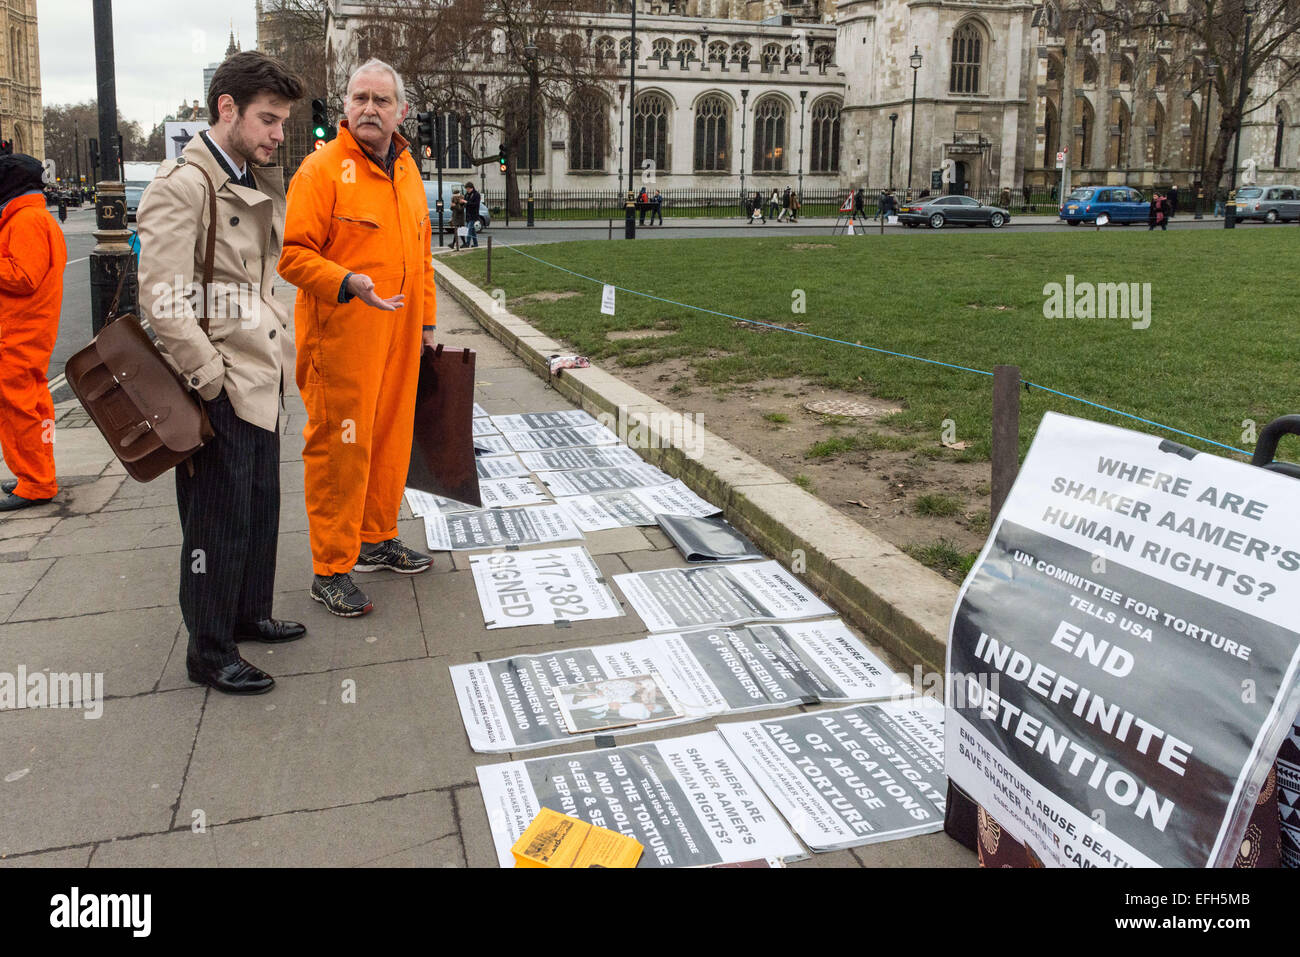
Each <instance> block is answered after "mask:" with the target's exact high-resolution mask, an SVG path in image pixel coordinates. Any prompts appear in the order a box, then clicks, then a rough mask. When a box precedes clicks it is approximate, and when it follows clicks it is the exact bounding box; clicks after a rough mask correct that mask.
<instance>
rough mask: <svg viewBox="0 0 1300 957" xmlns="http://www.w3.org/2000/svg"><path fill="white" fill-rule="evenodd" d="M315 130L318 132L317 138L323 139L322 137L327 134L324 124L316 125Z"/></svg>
mask: <svg viewBox="0 0 1300 957" xmlns="http://www.w3.org/2000/svg"><path fill="white" fill-rule="evenodd" d="M314 132H315V134H316V139H321V138H322V137H323V136H324V135H325V127H323V126H318V127H316V129H315V130H314Z"/></svg>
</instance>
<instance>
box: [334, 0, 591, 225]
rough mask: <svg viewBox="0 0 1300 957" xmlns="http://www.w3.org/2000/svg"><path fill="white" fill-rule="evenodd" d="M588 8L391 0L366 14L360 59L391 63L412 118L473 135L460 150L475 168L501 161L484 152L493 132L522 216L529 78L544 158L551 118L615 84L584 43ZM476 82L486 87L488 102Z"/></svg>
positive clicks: (511, 203) (513, 205) (510, 195)
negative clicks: (578, 98) (427, 116)
mask: <svg viewBox="0 0 1300 957" xmlns="http://www.w3.org/2000/svg"><path fill="white" fill-rule="evenodd" d="M584 6H585V4H583V3H581V2H579V3H574V2H573V0H445V2H443V3H430V2H429V0H386V2H377V3H374V4H372V5H371V6H370V7H369V8H368V9H367V20H368V23H367V24H366V25H365V26H364V27H362V28H361V30H360V31H359V33H358V50H357V54H358V56H359V57H360V59H365V58H367V57H371V56H374V57H379V58H380V59H382V60H385V61H386V62H388V63H391V64H392V65H393V67H394V68H395V69H396V70H397V71H398V72H399V73H400V74H401V75H402V78H403V80H404V81H405V83H406V85H407V99H408V100H409V101H410V102H411V113H412V114H414V113H416V112H420V111H426V110H429V111H433V112H437V113H440V114H451V115H455V116H457V117H459V119H460V123H459V128H460V129H462V130H472V131H476V133H475V135H472V136H471V138H470V143H469V144H462V149H464V148H465V146H466V145H468V146H469V150H467V152H470V153H472V154H473V155H472V157H471V160H470V162H469V164H468V165H473V166H482V165H484V164H486V163H489V162H493V161H495V159H496V156H495V154H492V155H488V153H487V142H488V132H489V131H495V132H496V133H497V139H498V142H500V143H501V144H502V145H504V146H505V148H506V150H507V152H508V155H509V157H510V166H509V170H510V172H509V175H508V176H507V177H506V202H507V205H508V207H509V209H510V211H511V213H512V214H514V215H518V214H519V211H520V207H521V203H520V192H519V179H518V177H519V174H520V172H521V171H526V170H527V168H528V167H527V163H528V162H529V161H530V159H531V158H532V157H530V156H529V155H528V154H529V152H530V150H529V149H528V146H529V142H528V140H529V136H528V115H529V99H530V82H529V81H530V71H531V72H532V73H533V74H535V84H536V90H535V100H534V102H533V104H532V105H533V107H534V115H535V116H536V117H537V118H538V120H539V121H540V124H535V128H534V144H533V151H534V152H536V153H538V154H540V153H541V152H542V147H541V144H540V142H539V141H540V140H541V139H542V138H543V134H542V129H544V128H545V125H546V122H547V120H548V119H549V118H551V117H555V116H558V115H561V114H563V113H564V112H565V111H567V110H568V108H569V106H570V104H571V103H572V101H573V98H574V96H575V95H576V94H579V93H581V92H583V91H588V90H593V89H594V90H601V91H604V92H608V90H609V88H610V87H612V85H613V79H614V66H613V61H610V60H601V59H599V58H598V57H597V56H596V55H595V51H594V50H591V49H590V48H589V44H588V42H587V41H586V40H585V39H584V38H585V37H588V36H589V35H590V31H587V30H585V29H584V28H583V27H582V25H581V22H580V17H581V12H582V9H583V7H584ZM532 48H535V55H534V56H532V57H531V58H530V56H529V53H530V52H531V50H532ZM342 72H343V73H344V74H346V70H344V71H342ZM479 83H483V84H485V86H486V89H485V91H484V93H483V94H482V95H480V93H479V90H478V84H479ZM413 126H414V123H413V117H412V120H411V121H410V122H409V123H408V128H413ZM539 159H540V157H539Z"/></svg>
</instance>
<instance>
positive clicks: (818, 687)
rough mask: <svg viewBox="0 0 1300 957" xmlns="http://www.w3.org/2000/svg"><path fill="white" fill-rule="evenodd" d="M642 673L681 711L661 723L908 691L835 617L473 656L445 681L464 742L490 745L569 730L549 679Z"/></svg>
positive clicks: (512, 747)
mask: <svg viewBox="0 0 1300 957" xmlns="http://www.w3.org/2000/svg"><path fill="white" fill-rule="evenodd" d="M644 672H655V673H656V674H658V675H659V676H660V678H661V679H662V681H663V682H664V686H665V688H667V689H668V691H669V693H670V694H671V695H672V697H673V699H674V700H675V701H677V702H679V703H680V704H681V706H682V711H683V715H682V717H681V718H680V719H673V720H672V721H670V722H668V723H685V722H688V721H700V720H704V719H706V718H709V717H714V716H717V715H721V714H739V713H744V712H748V711H755V710H759V709H764V708H786V707H790V706H791V705H798V704H809V703H814V702H818V701H867V700H877V699H882V698H887V697H897V696H899V695H904V696H906V697H910V696H911V693H912V692H911V683H910V682H909V681H908V680H907V677H906V676H905V675H897V674H894V673H892V672H890V671H889V669H888V668H887V666H886V665H885V663H884V662H883V661H881V660H880V658H879V657H878V656H877V655H876V654H875V653H873V652H872V651H871V650H870V649H869V648H867V646H866V645H864V644H863V643H862V642H861V641H860V640H858V639H857V638H856V637H854V635H853V633H852V632H850V631H849V630H848V628H846V627H845V626H844V623H843V622H841V621H840V620H839V619H831V620H828V621H811V622H794V623H791V624H787V625H771V626H768V625H752V626H750V627H747V628H712V629H700V630H697V631H690V632H684V633H680V634H662V635H651V636H649V637H648V638H639V639H637V640H635V641H623V642H616V643H613V644H606V645H595V646H592V647H589V648H565V649H562V650H559V651H552V652H544V653H538V654H535V655H514V656H512V657H510V658H500V659H497V660H495V661H475V662H470V663H468V664H463V665H452V666H451V681H452V685H453V687H455V689H456V700H457V702H458V704H459V705H460V713H461V718H462V720H463V721H464V723H465V731H466V733H467V734H468V736H469V743H470V747H472V748H473V749H474V750H475V751H480V752H489V753H490V752H499V751H520V750H526V749H528V748H538V747H546V746H548V745H552V744H555V743H557V742H560V741H565V740H571V739H572V738H573V737H574V736H573V735H570V734H568V733H567V732H566V730H565V727H564V721H563V719H562V717H561V715H560V711H559V707H558V705H557V703H556V702H555V700H554V698H553V696H552V689H553V688H554V687H555V686H556V685H567V684H575V683H577V682H580V681H598V680H602V679H605V678H627V677H629V676H631V675H636V674H641V673H644ZM628 730H629V731H632V730H635V729H634V728H629V729H628Z"/></svg>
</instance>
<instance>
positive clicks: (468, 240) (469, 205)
mask: <svg viewBox="0 0 1300 957" xmlns="http://www.w3.org/2000/svg"><path fill="white" fill-rule="evenodd" d="M403 142H405V140H403ZM482 203H483V197H482V195H481V194H480V193H479V191H478V190H476V189H475V188H474V183H473V181H472V180H471V181H468V182H466V183H465V240H464V242H462V243H461V246H466V245H473V246H474V247H475V248H477V247H478V214H479V207H480V206H481V205H482Z"/></svg>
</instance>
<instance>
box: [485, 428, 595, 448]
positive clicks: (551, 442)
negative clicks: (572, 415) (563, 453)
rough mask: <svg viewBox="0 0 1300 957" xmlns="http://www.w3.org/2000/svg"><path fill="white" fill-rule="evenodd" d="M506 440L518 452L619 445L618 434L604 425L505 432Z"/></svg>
mask: <svg viewBox="0 0 1300 957" xmlns="http://www.w3.org/2000/svg"><path fill="white" fill-rule="evenodd" d="M502 434H503V435H505V437H506V441H507V442H509V443H510V447H511V448H512V449H514V450H515V451H516V452H540V451H543V450H545V449H573V448H580V447H582V446H584V445H617V444H618V436H617V435H615V434H614V433H613V432H611V431H610V430H609V429H607V428H605V427H604V426H603V425H578V426H566V427H564V428H559V429H536V430H534V431H532V432H504V433H502Z"/></svg>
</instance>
